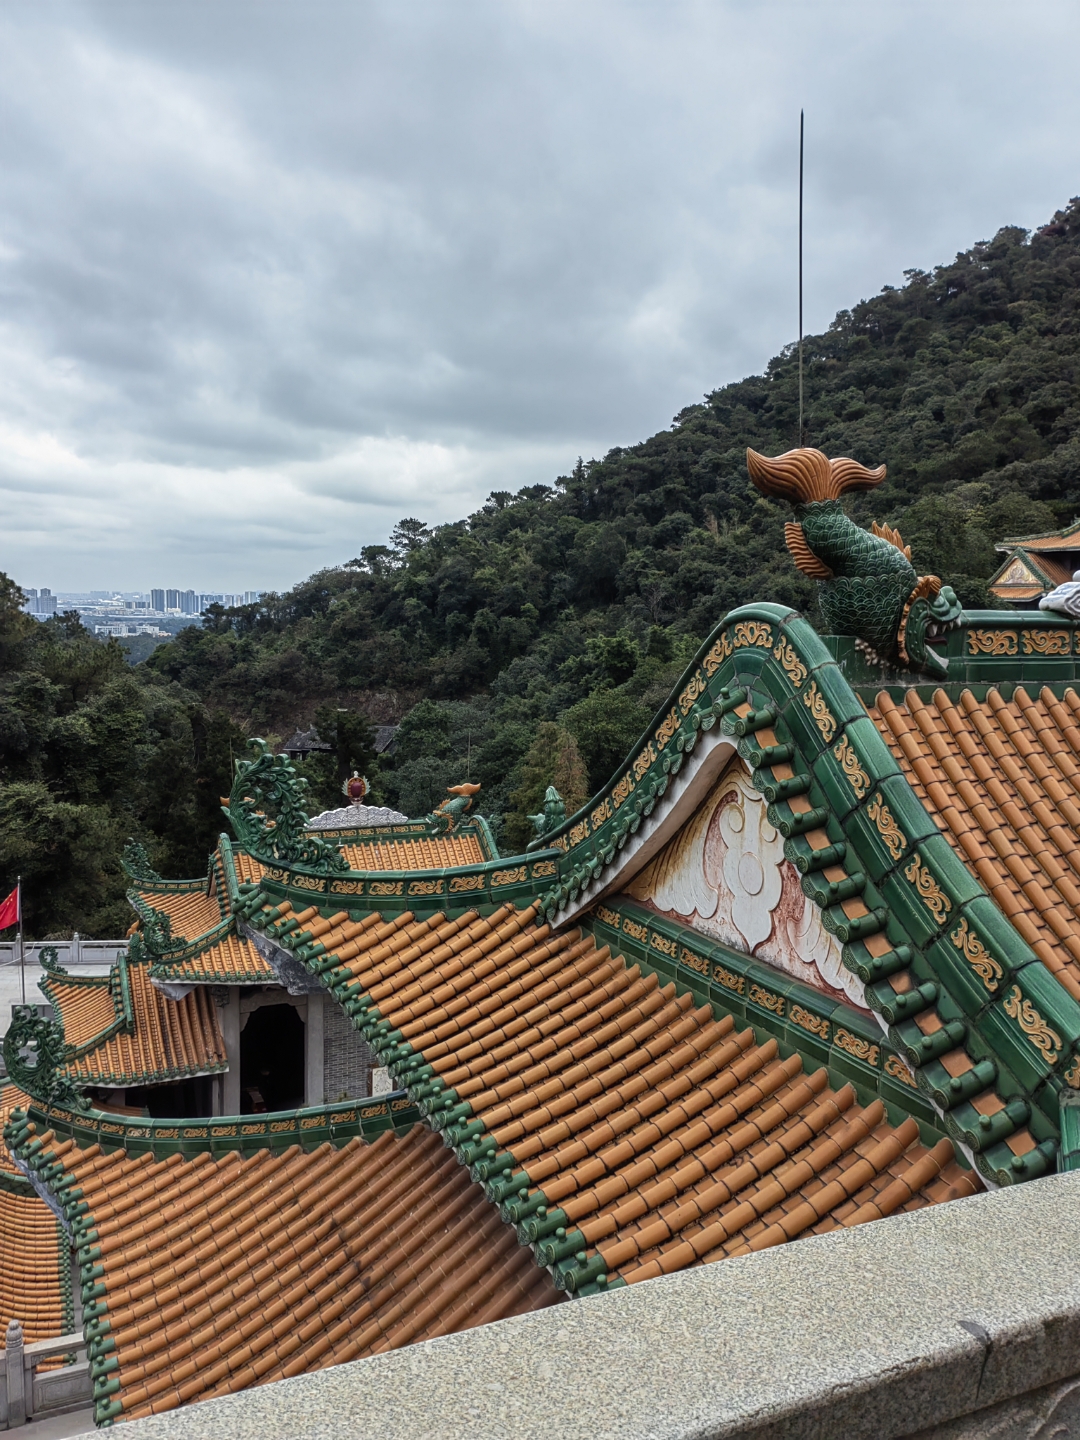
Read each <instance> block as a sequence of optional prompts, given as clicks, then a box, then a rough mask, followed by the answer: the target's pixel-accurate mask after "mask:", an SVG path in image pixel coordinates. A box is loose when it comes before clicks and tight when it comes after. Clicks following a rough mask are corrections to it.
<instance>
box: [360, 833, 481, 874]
mask: <svg viewBox="0 0 1080 1440" xmlns="http://www.w3.org/2000/svg"><path fill="white" fill-rule="evenodd" d="M341 850H342V854H343V855H344V856H345V858H346V860H347V861H348V863H349V869H350V870H447V869H450V868H451V867H453V866H455V865H482V864H483V863H484V861H485V860H486V859H487V858H488V857H487V856H486V855H485V854H484V851H483V848H482V846H481V844H480V841H479V840H478V839H477V837H476V836H475V835H441V836H436V837H435V838H433V839H425V838H420V839H417V840H358V841H353V842H352V843H350V844H348V845H343V846H342V847H341Z"/></svg>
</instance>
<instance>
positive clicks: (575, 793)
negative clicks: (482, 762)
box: [503, 720, 590, 851]
mask: <svg viewBox="0 0 1080 1440" xmlns="http://www.w3.org/2000/svg"><path fill="white" fill-rule="evenodd" d="M549 785H554V786H555V789H556V790H558V792H559V794H560V795H561V796H562V799H563V803H564V804H565V806H566V813H567V814H568V815H573V813H574V812H575V810H579V809H580V808H581V806H582V805H584V803H585V801H586V800H587V799H588V798H589V793H590V792H589V776H588V771H587V770H586V769H585V762H584V760H583V759H582V758H581V751H580V750H579V749H578V744H577V741H576V740H575V738H574V736H573V735H572V734H571V732H570V731H569V730H567V729H566V728H565V727H564V726H562V725H557V724H555V723H554V722H553V721H550V720H548V721H544V722H543V723H542V724H541V725H540V726H538V727H537V731H536V738H535V740H534V741H533V743H532V744H531V745H530V746H529V751H528V754H527V755H526V756H525V759H524V762H523V763H522V766H521V771H520V778H519V780H518V784H517V788H516V789H515V790H514V792H513V794H512V795H511V796H510V806H511V809H510V811H509V813H508V814H507V816H506V820H505V830H504V832H503V835H504V838H505V842H506V844H507V845H508V846H509V847H510V848H511V849H513V850H519V851H520V850H524V849H525V846H526V845H527V844H528V843H529V841H530V840H532V839H533V838H534V834H535V832H534V829H533V825H532V822H531V821H530V820H529V818H528V817H529V816H530V815H537V814H539V813H540V811H541V810H542V808H543V803H544V795H545V793H546V791H547V788H548V786H549Z"/></svg>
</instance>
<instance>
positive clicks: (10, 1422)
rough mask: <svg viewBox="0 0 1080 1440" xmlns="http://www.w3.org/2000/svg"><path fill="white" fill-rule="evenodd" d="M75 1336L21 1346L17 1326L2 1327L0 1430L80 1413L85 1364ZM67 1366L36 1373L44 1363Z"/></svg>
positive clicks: (86, 1401)
mask: <svg viewBox="0 0 1080 1440" xmlns="http://www.w3.org/2000/svg"><path fill="white" fill-rule="evenodd" d="M85 1351H86V1341H85V1340H84V1339H83V1337H82V1336H81V1335H78V1334H75V1335H58V1336H57V1337H56V1339H54V1340H36V1341H34V1342H33V1343H32V1344H30V1345H26V1344H24V1343H23V1332H22V1326H21V1325H20V1324H19V1322H18V1320H10V1321H9V1322H8V1327H7V1333H6V1334H5V1336H4V1349H3V1350H2V1351H0V1428H4V1427H6V1428H7V1429H8V1430H14V1429H17V1428H18V1427H19V1426H22V1425H25V1424H26V1423H27V1422H28V1421H31V1420H41V1419H43V1418H44V1417H46V1416H50V1415H61V1414H63V1413H64V1412H65V1411H68V1410H82V1409H85V1408H87V1407H89V1405H90V1404H91V1402H92V1391H91V1385H90V1364H89V1361H88V1360H87V1358H86V1354H85ZM58 1358H65V1359H66V1360H67V1363H66V1364H64V1365H61V1366H59V1367H55V1368H50V1369H48V1370H42V1369H41V1366H42V1365H44V1364H45V1363H46V1362H47V1361H55V1360H57V1359H58Z"/></svg>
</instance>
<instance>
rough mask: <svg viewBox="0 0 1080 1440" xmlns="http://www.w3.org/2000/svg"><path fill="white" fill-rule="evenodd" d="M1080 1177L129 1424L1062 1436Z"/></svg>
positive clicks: (453, 1437)
mask: <svg viewBox="0 0 1080 1440" xmlns="http://www.w3.org/2000/svg"><path fill="white" fill-rule="evenodd" d="M1078 1215H1080V1173H1070V1174H1066V1175H1055V1176H1051V1177H1048V1178H1047V1179H1044V1180H1035V1181H1031V1182H1029V1183H1027V1184H1025V1185H1021V1186H1017V1187H1015V1188H1012V1189H1003V1190H1000V1191H998V1192H996V1193H994V1194H981V1195H976V1196H972V1197H971V1198H970V1199H966V1200H957V1201H953V1202H952V1203H951V1204H948V1205H941V1206H937V1207H934V1208H932V1209H928V1210H920V1211H917V1212H915V1213H913V1214H909V1215H900V1216H896V1217H894V1218H892V1219H889V1220H882V1221H878V1222H877V1223H875V1224H871V1225H863V1226H860V1227H858V1228H857V1229H854V1230H835V1231H833V1232H831V1233H830V1234H827V1235H820V1236H813V1237H811V1238H808V1239H804V1240H797V1241H795V1242H794V1243H793V1244H790V1245H784V1246H782V1247H779V1248H777V1249H774V1250H767V1251H764V1252H762V1253H760V1254H756V1255H749V1256H745V1257H740V1258H738V1259H734V1260H724V1261H720V1262H718V1263H716V1264H713V1265H706V1266H703V1267H701V1268H699V1269H695V1270H689V1271H684V1272H683V1273H682V1274H679V1275H673V1276H669V1277H667V1278H665V1279H660V1280H650V1281H648V1282H646V1283H645V1284H642V1285H636V1286H632V1287H629V1288H624V1289H622V1290H616V1291H613V1292H611V1293H609V1294H606V1295H601V1296H596V1297H594V1298H592V1299H587V1300H576V1301H570V1302H569V1303H566V1304H562V1305H558V1306H555V1307H553V1308H552V1309H549V1310H545V1311H541V1312H540V1313H539V1314H535V1315H527V1316H523V1317H520V1318H516V1319H513V1320H506V1321H502V1322H500V1323H498V1324H494V1325H487V1326H483V1327H481V1328H480V1329H476V1330H471V1331H466V1332H465V1333H463V1334H459V1335H450V1336H446V1337H444V1338H440V1339H436V1340H429V1341H426V1342H423V1343H420V1344H416V1345H412V1346H410V1347H408V1348H407V1349H404V1350H399V1351H395V1352H393V1353H391V1354H386V1355H378V1356H374V1357H372V1358H371V1359H367V1360H360V1361H357V1362H355V1363H353V1364H349V1365H340V1366H338V1367H336V1368H334V1369H330V1370H323V1371H319V1372H318V1373H316V1374H312V1375H305V1376H301V1377H299V1378H298V1379H295V1380H285V1381H280V1382H278V1383H276V1384H271V1385H264V1386H260V1387H258V1388H255V1389H252V1390H247V1391H244V1392H242V1393H240V1394H238V1395H234V1396H230V1397H228V1398H225V1399H220V1400H211V1401H206V1402H204V1403H203V1404H201V1405H195V1406H192V1407H191V1408H190V1409H186V1410H178V1411H172V1412H170V1413H169V1414H166V1415H162V1416H159V1417H156V1418H154V1419H152V1420H142V1421H133V1422H131V1423H130V1424H126V1425H125V1426H124V1427H123V1429H124V1440H165V1437H168V1440H240V1437H246V1436H250V1435H258V1436H260V1440H316V1437H319V1440H321V1437H324V1436H330V1435H332V1436H334V1437H335V1440H361V1437H366V1436H369V1435H373V1434H377V1435H379V1437H380V1440H399V1437H400V1440H405V1437H407V1440H417V1437H419V1436H423V1437H425V1440H496V1437H498V1440H556V1437H557V1440H630V1437H634V1440H637V1437H640V1440H645V1437H651V1440H735V1437H747V1440H749V1437H754V1440H837V1437H842V1440H900V1437H918V1440H929V1437H931V1436H934V1437H937V1440H1020V1437H1024V1440H1050V1437H1051V1436H1053V1437H1057V1440H1064V1437H1067V1436H1075V1435H1077V1434H1078V1433H1080V1254H1078V1247H1077V1246H1076V1242H1075V1236H1076V1230H1077V1216H1078Z"/></svg>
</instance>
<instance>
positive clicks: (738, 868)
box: [627, 760, 865, 1008]
mask: <svg viewBox="0 0 1080 1440" xmlns="http://www.w3.org/2000/svg"><path fill="white" fill-rule="evenodd" d="M766 808H767V807H766V804H765V801H764V799H763V798H762V797H761V796H760V795H759V794H758V793H757V791H756V790H754V789H753V788H752V787H751V785H750V781H749V778H748V776H747V773H746V769H745V767H744V765H743V763H742V761H740V760H736V761H733V762H732V764H731V765H730V766H729V767H728V769H727V770H725V772H724V774H723V775H722V776H721V777H720V779H719V780H718V781H717V783H716V786H715V787H714V789H713V791H712V793H711V794H710V795H709V797H708V799H707V800H706V801H705V802H704V804H702V805H701V806H700V807H699V809H698V811H697V813H696V814H695V815H694V817H693V819H692V820H691V821H690V822H689V823H688V824H687V825H685V826H684V827H683V829H682V830H680V831H679V833H678V835H676V836H675V838H674V839H673V840H670V841H669V842H668V844H667V845H666V846H665V847H664V849H663V850H661V851H660V854H659V855H657V856H656V858H655V859H654V860H652V861H650V863H649V864H648V865H647V866H646V867H645V869H644V870H642V871H641V873H640V874H639V875H638V876H636V877H635V879H634V880H633V881H631V883H630V885H629V886H628V887H627V891H628V894H630V895H631V896H632V897H633V898H634V899H635V900H637V901H639V902H640V903H641V904H644V905H648V906H649V908H650V909H653V910H657V911H659V912H660V913H661V914H662V915H670V916H671V917H672V918H673V919H678V920H682V921H684V922H685V923H686V924H688V925H692V926H693V927H694V929H695V930H700V931H701V932H702V933H703V934H705V935H709V936H711V937H712V938H713V939H715V940H719V941H721V942H722V943H723V944H725V945H730V946H731V948H732V949H733V950H739V951H742V952H743V953H749V954H751V955H753V956H754V958H755V959H756V960H761V961H764V963H765V964H767V965H774V966H776V968H777V969H778V970H783V971H784V972H785V973H786V974H788V975H792V976H794V978H795V979H797V980H801V981H803V983H804V984H806V985H812V986H813V987H814V988H815V989H816V990H823V991H825V993H826V994H829V995H832V996H834V997H835V998H836V999H838V1000H845V1001H847V1003H848V1004H854V1005H858V1006H859V1007H860V1008H865V1001H864V998H863V987H862V982H861V981H860V980H859V978H858V977H857V976H856V975H853V974H852V973H851V971H850V970H848V969H846V967H845V966H844V964H843V962H842V960H841V958H840V942H839V940H837V939H836V937H835V936H834V935H830V934H829V932H828V931H827V930H826V929H825V927H824V926H823V925H822V923H821V916H820V913H819V911H818V908H817V906H816V905H815V904H814V902H813V901H812V900H811V899H809V897H808V896H806V895H804V894H803V891H802V886H801V883H800V876H799V873H798V871H797V870H796V869H795V867H794V866H793V865H792V864H791V863H790V861H788V860H785V859H784V839H783V836H782V835H780V833H779V832H778V831H777V830H776V829H775V828H774V827H773V826H772V825H770V824H769V820H768V816H767V814H766Z"/></svg>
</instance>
